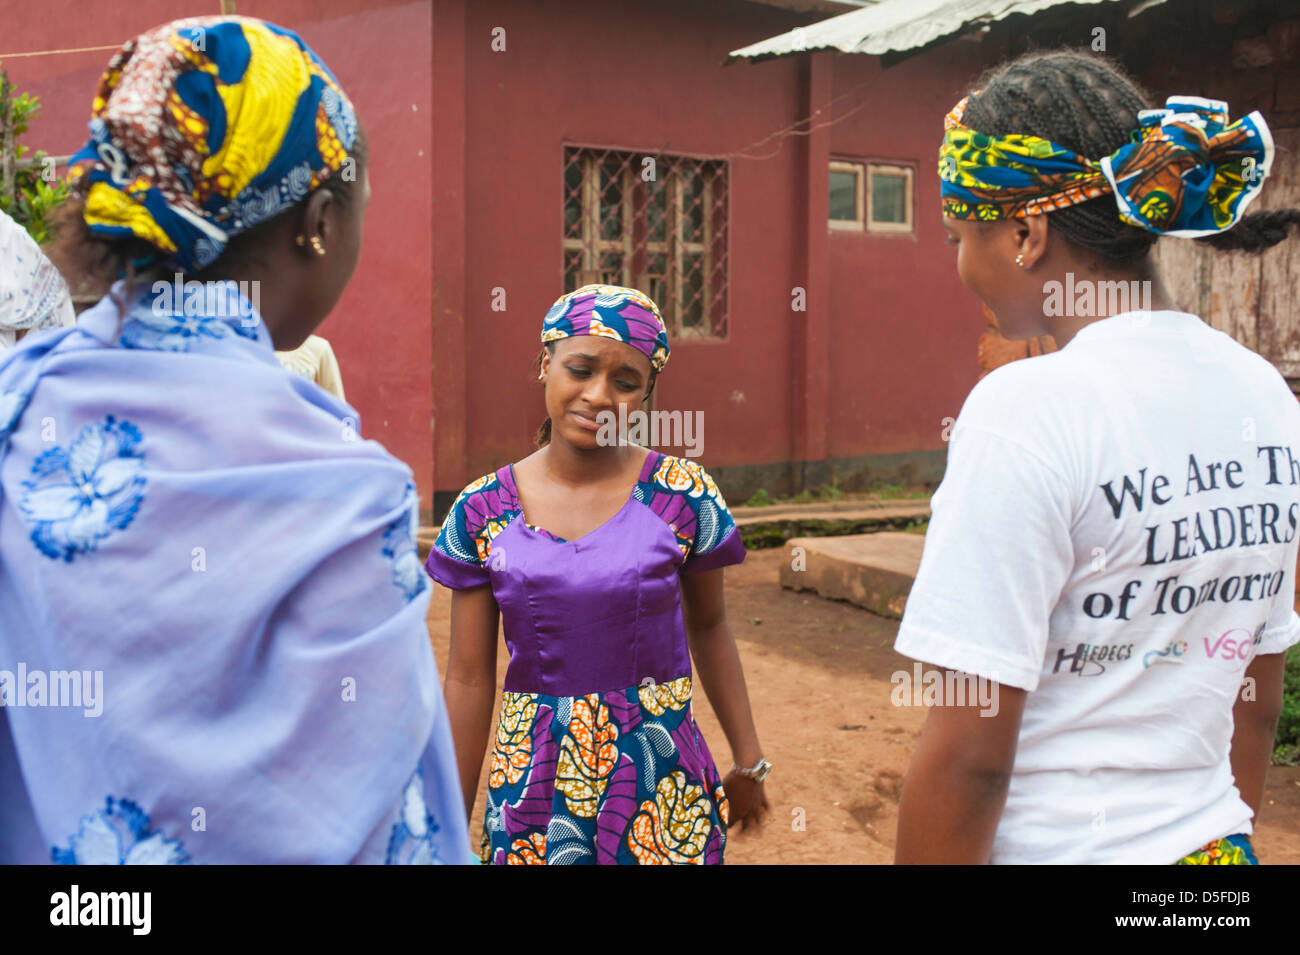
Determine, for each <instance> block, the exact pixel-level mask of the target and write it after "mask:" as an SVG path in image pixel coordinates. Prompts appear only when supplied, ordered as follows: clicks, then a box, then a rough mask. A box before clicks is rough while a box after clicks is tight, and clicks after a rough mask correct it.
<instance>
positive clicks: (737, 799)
mask: <svg viewBox="0 0 1300 955" xmlns="http://www.w3.org/2000/svg"><path fill="white" fill-rule="evenodd" d="M722 788H723V789H724V790H726V793H727V810H728V811H727V815H728V817H729V819H730V821H729V822H728V823H727V829H728V831H730V832H745V831H746V830H748V829H750V828H751V827H757V826H761V825H762V824H763V818H764V817H765V816H766V815H767V811H768V805H767V793H766V792H765V791H764V789H763V784H762V783H759V782H755V781H754V780H752V779H750V778H749V777H748V776H742V775H740V773H739V772H737V771H736V770H734V769H733V770H732V771H731V772H729V773H727V778H726V779H724V780H723V781H722Z"/></svg>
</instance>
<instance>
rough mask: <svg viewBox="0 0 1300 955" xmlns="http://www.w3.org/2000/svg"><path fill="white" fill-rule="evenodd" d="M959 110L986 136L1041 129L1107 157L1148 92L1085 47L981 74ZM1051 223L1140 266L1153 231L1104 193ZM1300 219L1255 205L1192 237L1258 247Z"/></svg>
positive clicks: (1087, 245) (1125, 135)
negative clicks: (1222, 226) (1127, 217)
mask: <svg viewBox="0 0 1300 955" xmlns="http://www.w3.org/2000/svg"><path fill="white" fill-rule="evenodd" d="M975 88H976V89H978V90H980V93H979V94H978V95H972V96H971V97H970V101H969V102H968V103H967V105H966V111H965V113H964V114H963V115H962V122H963V123H964V124H965V125H967V126H969V127H970V128H971V129H973V130H975V131H977V132H981V133H985V134H987V135H989V136H1008V135H1013V134H1017V133H1019V134H1023V135H1033V136H1039V137H1041V138H1043V139H1049V140H1051V141H1052V142H1056V143H1060V144H1061V145H1062V146H1065V147H1066V148H1068V149H1072V150H1074V151H1075V152H1076V153H1079V154H1080V155H1082V156H1085V157H1087V158H1088V159H1100V158H1101V157H1102V156H1108V155H1110V154H1111V153H1113V152H1114V151H1115V150H1117V149H1119V148H1120V147H1121V146H1123V145H1124V144H1125V143H1127V142H1128V141H1129V137H1130V136H1131V134H1132V132H1133V130H1135V129H1137V128H1138V118H1137V114H1138V112H1139V111H1140V110H1144V109H1148V108H1150V97H1149V96H1148V95H1147V93H1146V92H1145V91H1144V90H1143V89H1142V88H1141V87H1140V86H1139V85H1138V84H1137V83H1136V82H1135V81H1134V80H1133V79H1132V78H1131V77H1129V76H1128V75H1127V74H1126V73H1124V71H1123V70H1121V69H1120V68H1119V67H1118V66H1116V65H1115V64H1113V63H1112V62H1110V61H1109V60H1106V59H1104V58H1102V57H1100V56H1095V55H1093V54H1091V53H1083V52H1073V51H1058V52H1052V53H1031V54H1028V55H1026V56H1023V57H1020V58H1019V59H1016V60H1013V61H1011V62H1010V63H1007V64H1004V65H1002V66H998V67H995V68H994V69H992V70H990V71H989V72H988V73H986V74H985V75H984V76H983V77H981V79H980V80H979V82H978V83H976V84H975ZM1049 221H1050V222H1051V224H1052V227H1053V228H1055V229H1057V230H1058V231H1059V232H1060V233H1061V235H1062V236H1063V237H1064V238H1065V239H1066V240H1067V241H1069V242H1071V243H1073V244H1074V245H1077V246H1080V247H1082V248H1084V249H1087V250H1089V251H1091V252H1095V253H1096V254H1098V255H1100V256H1102V257H1103V258H1105V259H1107V260H1108V261H1110V262H1113V263H1116V264H1121V265H1139V264H1141V263H1142V261H1143V260H1144V259H1145V258H1146V256H1147V253H1149V252H1150V251H1151V247H1152V246H1153V245H1154V244H1155V242H1156V239H1158V238H1159V236H1158V235H1157V234H1156V233H1154V232H1148V231H1147V230H1146V229H1142V228H1139V227H1138V226H1134V225H1129V224H1128V223H1126V222H1124V221H1123V220H1122V219H1120V217H1119V210H1118V208H1117V207H1116V205H1115V197H1114V196H1113V195H1110V194H1109V193H1108V194H1106V195H1104V196H1098V197H1097V198H1096V199H1089V200H1087V201H1086V202H1081V203H1079V204H1078V205H1074V206H1069V207H1067V208H1065V209H1058V210H1056V211H1054V212H1052V213H1051V218H1050V219H1049ZM1296 224H1300V209H1280V210H1275V211H1271V212H1253V213H1249V214H1247V215H1245V216H1243V217H1242V218H1241V220H1240V221H1238V222H1237V224H1236V225H1235V226H1233V227H1232V228H1231V229H1229V230H1228V231H1226V232H1220V233H1217V234H1215V235H1211V236H1204V237H1202V238H1199V239H1197V240H1196V241H1198V242H1201V243H1203V244H1205V245H1209V246H1211V247H1213V248H1216V249H1228V250H1231V249H1237V250H1241V251H1245V252H1260V251H1262V250H1264V249H1267V248H1269V247H1270V246H1273V245H1276V244H1277V243H1279V242H1281V241H1282V240H1283V239H1285V238H1287V236H1288V235H1289V234H1290V228H1291V226H1293V225H1296Z"/></svg>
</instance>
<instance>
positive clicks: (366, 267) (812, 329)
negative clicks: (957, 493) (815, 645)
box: [3, 0, 983, 509]
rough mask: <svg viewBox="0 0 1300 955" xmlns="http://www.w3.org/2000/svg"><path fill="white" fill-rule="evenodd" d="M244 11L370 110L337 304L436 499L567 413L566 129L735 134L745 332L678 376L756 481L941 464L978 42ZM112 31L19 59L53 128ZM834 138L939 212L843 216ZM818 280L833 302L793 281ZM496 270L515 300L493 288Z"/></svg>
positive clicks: (369, 414) (721, 457)
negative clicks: (774, 46) (762, 43)
mask: <svg viewBox="0 0 1300 955" xmlns="http://www.w3.org/2000/svg"><path fill="white" fill-rule="evenodd" d="M218 9H219V3H217V2H216V0H212V2H210V3H204V4H201V5H195V4H181V3H175V2H166V0H140V2H139V3H136V4H133V5H129V6H122V7H115V8H114V9H112V10H108V9H105V8H102V7H96V6H91V5H83V4H73V3H71V2H68V0H52V2H51V3H49V4H47V5H46V6H45V8H44V11H45V14H46V15H43V16H42V17H39V18H34V17H17V18H10V20H9V22H10V27H9V29H7V31H6V34H7V35H6V40H5V41H4V43H3V46H4V50H5V51H8V52H11V53H12V52H22V51H32V50H43V49H49V48H51V47H54V46H58V47H60V48H65V49H66V48H75V47H84V46H97V45H103V44H116V43H120V42H121V41H124V40H126V39H128V38H130V37H131V36H133V35H135V34H136V33H138V32H140V31H142V30H144V29H147V28H149V27H151V26H154V25H157V24H159V23H162V22H165V21H167V20H169V19H174V18H176V17H180V16H187V15H196V14H200V13H209V12H217V10H218ZM238 11H239V12H240V13H241V14H247V15H253V16H261V17H265V18H267V19H270V20H273V21H275V22H277V23H281V24H283V25H285V26H288V27H291V28H293V29H295V30H297V31H299V32H300V33H301V34H302V35H303V37H304V38H305V39H306V40H307V42H309V43H310V44H311V45H312V46H313V47H314V48H315V49H316V50H317V51H318V52H319V53H320V54H321V56H322V57H323V58H324V59H325V60H326V62H327V63H329V65H330V67H331V68H332V69H333V70H334V72H335V74H336V75H337V76H338V77H339V79H340V81H341V82H342V84H343V86H344V88H345V89H347V90H348V92H349V94H350V96H351V97H352V99H353V101H354V102H355V104H356V106H357V110H358V113H359V115H360V117H361V120H362V122H363V124H364V125H365V127H366V131H367V134H368V138H369V142H370V152H371V169H370V176H371V186H372V190H373V196H372V200H371V205H370V208H369V210H368V212H367V218H366V239H365V243H364V247H363V251H362V258H361V262H360V265H359V267H358V269H357V272H356V274H355V277H354V278H353V280H352V283H351V284H350V285H349V287H348V289H347V291H346V293H345V294H344V297H343V299H342V301H341V302H340V303H339V306H338V307H337V308H336V310H335V312H334V313H333V314H332V315H331V317H330V318H329V319H328V320H327V321H326V322H325V324H324V325H323V326H322V327H321V329H320V331H321V334H323V335H325V336H326V337H327V338H329V339H330V340H331V342H332V343H333V345H334V348H335V351H336V353H337V355H338V357H339V360H340V363H341V365H342V370H343V375H344V381H345V385H346V388H347V394H348V399H349V401H350V402H351V403H352V404H353V405H354V406H355V407H356V408H357V409H358V411H359V412H360V414H361V417H362V424H363V434H364V435H365V436H367V437H371V438H375V439H377V440H379V441H381V442H383V443H384V444H385V445H386V446H387V447H388V448H389V449H390V450H392V451H393V452H394V453H395V454H397V455H398V456H399V457H401V458H403V459H404V460H405V461H407V463H408V464H410V466H411V467H412V468H413V470H414V471H415V474H416V478H417V482H418V485H419V489H420V492H421V496H422V499H423V500H424V502H425V504H426V508H427V506H428V505H430V504H433V502H434V492H435V491H436V492H438V495H437V496H438V498H439V499H440V501H439V503H440V504H441V505H444V506H445V503H446V500H447V498H448V497H449V496H450V495H451V494H453V493H454V492H455V491H456V490H458V489H459V488H460V487H461V486H463V485H464V484H465V483H466V482H467V481H469V480H470V479H472V478H474V477H476V476H478V475H479V474H482V473H485V472H486V471H489V470H492V469H494V468H496V467H498V466H500V465H501V464H502V463H505V462H506V461H509V460H514V459H516V458H518V457H520V456H521V455H523V454H526V453H527V452H528V451H529V449H530V448H531V447H532V435H533V433H534V431H535V429H536V427H537V425H538V423H539V422H540V420H541V419H542V417H543V416H544V413H545V412H544V408H543V405H542V397H541V392H540V388H539V386H538V383H537V381H536V371H535V364H534V360H535V357H536V355H537V351H538V349H539V342H538V333H539V330H540V324H541V319H542V316H543V314H544V313H545V311H546V308H547V307H548V306H549V305H550V303H551V302H552V301H553V300H554V299H555V297H556V296H557V295H559V294H560V293H561V292H562V291H563V274H562V252H561V228H562V212H563V189H562V175H563V147H564V144H565V143H581V144H588V145H603V146H609V147H614V148H622V149H629V150H645V151H646V153H647V154H654V153H656V152H659V151H665V152H676V153H691V154H697V155H703V156H712V157H726V158H728V161H729V187H728V196H729V216H730V221H729V233H730V253H729V261H730V271H729V302H730V305H729V323H728V324H729V331H728V337H727V339H726V340H725V341H684V340H683V341H678V342H675V343H674V349H673V357H672V361H671V362H670V363H669V366H668V370H667V371H666V373H665V375H664V376H663V379H662V381H661V382H660V383H659V385H658V388H657V390H658V398H657V403H658V407H659V408H662V409H677V410H684V411H694V410H701V411H703V412H704V413H705V414H704V418H705V431H704V455H703V458H702V460H703V462H704V463H705V465H706V466H708V467H709V468H710V470H711V471H713V472H714V473H715V474H716V475H717V476H718V477H719V480H720V482H721V483H722V485H723V488H724V490H725V491H727V493H728V494H730V495H732V497H733V499H734V498H735V496H736V495H737V494H739V495H741V497H742V499H743V497H746V496H748V494H749V493H751V492H752V490H753V489H755V488H756V487H759V486H765V487H767V488H768V489H769V490H771V491H773V492H778V491H781V490H788V489H791V488H792V487H799V486H803V485H815V484H817V483H821V482H823V481H825V480H828V479H838V480H842V479H844V478H845V476H846V475H849V476H850V478H851V476H852V475H853V474H854V473H858V474H859V476H860V475H861V473H863V472H862V466H863V464H862V463H863V462H864V461H866V462H871V461H876V460H878V461H883V462H885V466H884V470H882V471H881V472H880V473H881V474H882V475H883V476H886V477H891V478H893V477H896V476H897V473H898V468H897V465H898V463H899V460H902V459H907V460H910V461H912V462H913V464H916V462H918V461H919V462H920V466H919V470H917V468H913V470H912V472H910V473H911V474H912V476H914V477H922V478H928V479H936V478H937V476H938V475H939V474H940V473H942V460H943V448H944V443H943V438H942V429H943V425H942V419H943V418H944V417H946V416H950V415H956V413H957V410H958V409H959V407H960V404H961V400H962V399H963V397H964V396H965V394H966V393H967V392H968V391H969V389H970V387H971V386H972V385H973V384H974V382H975V380H976V378H977V376H978V365H977V362H976V357H975V356H976V348H975V343H976V341H977V339H978V336H979V333H980V331H981V329H982V327H983V324H982V322H981V320H980V312H979V308H978V304H977V303H976V302H975V301H974V300H973V299H972V298H971V296H970V294H969V293H968V292H967V291H966V290H965V289H964V288H963V287H962V286H961V284H960V282H959V281H958V279H957V276H956V272H955V268H954V266H953V261H952V259H953V257H952V254H951V250H950V249H949V248H948V247H947V246H945V245H944V244H943V236H942V232H941V230H940V228H939V214H938V186H937V177H936V176H935V175H934V174H933V165H934V156H935V153H936V150H937V144H938V140H939V137H940V128H941V126H940V123H941V117H942V116H943V114H944V112H945V111H946V110H947V109H948V108H949V107H950V106H951V105H952V102H953V100H954V99H955V98H956V96H957V95H958V94H959V93H960V92H961V90H962V88H963V86H964V84H965V83H966V81H967V80H968V79H969V78H970V77H972V76H974V75H975V74H977V73H978V72H979V71H980V68H981V65H980V63H979V62H977V55H978V47H975V46H974V45H971V46H972V48H971V49H970V50H969V51H967V50H966V49H965V46H964V45H963V44H949V45H946V46H944V47H940V48H939V49H937V50H932V51H929V52H927V53H923V54H921V55H919V56H916V57H914V58H912V59H910V60H908V61H905V62H903V63H901V64H898V65H897V66H894V67H891V68H890V69H889V70H885V71H882V70H881V68H880V66H879V62H878V61H877V60H876V59H875V58H870V57H856V56H844V55H833V54H829V53H822V54H816V55H810V56H799V57H787V58H781V59H777V60H770V61H766V62H761V63H757V64H749V63H738V64H734V65H730V66H724V65H723V63H724V60H725V58H726V54H727V52H728V51H730V50H732V49H735V48H737V47H739V46H741V45H743V44H745V43H749V42H752V41H754V40H757V39H761V38H764V37H767V36H771V35H773V34H776V33H780V32H782V31H784V30H787V29H790V28H791V27H793V26H796V25H798V24H800V23H808V22H811V21H813V20H816V19H818V18H819V15H817V14H812V15H809V14H796V13H792V12H789V11H784V10H781V9H778V8H773V7H767V6H764V5H760V4H754V3H747V2H743V0H716V2H710V3H708V4H703V3H698V2H693V0H662V2H657V3H650V2H648V0H647V2H624V3H620V4H610V3H607V2H604V0H566V2H564V3H559V2H552V3H545V4H543V3H535V2H528V0H475V2H473V3H468V2H467V0H431V2H415V3H373V2H363V0H323V2H310V3H309V2H307V0H240V2H239V3H238ZM52 23H58V24H59V29H58V31H57V32H56V31H54V30H52V29H51V28H50V24H52ZM495 28H502V29H504V31H505V33H504V39H505V47H506V48H505V50H503V51H498V50H494V49H493V37H494V34H493V31H494V29H495ZM110 55H111V54H110V52H109V51H101V52H93V53H78V54H60V55H56V56H47V57H33V58H20V59H14V58H10V59H8V60H7V61H6V62H5V66H6V67H7V68H8V69H9V71H10V76H11V78H12V79H13V80H14V82H15V83H17V84H18V86H19V88H21V89H25V90H30V91H32V92H34V93H37V94H38V95H40V96H41V97H42V99H43V102H44V111H43V114H42V116H41V118H40V119H39V120H38V122H37V123H36V124H35V126H34V128H33V130H32V132H31V134H29V141H30V142H31V144H33V145H37V146H39V147H41V148H43V149H46V150H47V151H49V152H51V153H56V154H62V153H70V152H73V151H75V150H76V149H77V148H79V147H80V145H81V144H82V142H83V141H84V138H85V135H86V132H85V122H86V119H87V117H88V110H89V103H90V98H91V95H92V93H93V90H94V87H95V84H96V82H97V80H98V77H99V75H100V72H101V71H102V68H103V66H104V64H105V63H106V62H107V60H108V58H109V56H110ZM864 84H865V85H864ZM819 110H822V112H820V113H819V112H818V111H819ZM850 111H852V113H851V115H847V116H845V114H847V113H849V112H850ZM813 113H817V117H816V118H815V120H814V122H813V124H812V127H813V128H812V129H811V130H810V129H809V128H808V126H807V125H803V126H800V121H801V120H803V119H804V118H806V117H807V116H809V115H810V114H813ZM828 119H830V120H834V122H833V123H832V124H831V125H826V121H827V120H828ZM781 130H786V131H787V132H786V134H783V135H778V136H776V137H774V138H773V137H772V134H773V133H777V132H778V131H781ZM755 144H760V145H757V146H756V145H755ZM832 155H836V156H847V157H857V158H866V159H887V160H891V161H901V162H906V163H911V164H915V166H916V168H917V176H916V198H915V214H916V233H915V235H914V236H910V237H901V238H900V237H881V236H878V235H871V234H866V235H848V234H843V233H835V234H832V233H831V232H830V230H829V229H828V228H827V223H826V182H827V178H826V177H827V163H828V162H829V159H830V157H831V156H832ZM795 287H800V288H804V289H805V290H806V291H807V301H808V310H807V311H806V312H795V311H793V310H792V309H791V300H792V289H794V288H795ZM497 288H501V289H504V290H505V294H506V309H505V310H504V311H494V310H493V309H492V295H493V290H494V289H497ZM891 456H894V457H891ZM895 458H897V459H898V460H895ZM803 460H807V461H812V462H814V463H813V464H812V465H809V466H807V467H802V466H800V464H799V462H800V461H803ZM891 469H892V470H891ZM867 470H868V471H870V468H869V467H868V469H867ZM438 509H441V508H440V507H439V508H438Z"/></svg>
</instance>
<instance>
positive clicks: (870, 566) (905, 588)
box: [781, 531, 925, 620]
mask: <svg viewBox="0 0 1300 955" xmlns="http://www.w3.org/2000/svg"><path fill="white" fill-rule="evenodd" d="M924 547H925V536H924V535H922V534H905V533H898V532H891V531H881V532H879V533H876V534H853V535H849V536H846V537H795V538H791V539H790V540H789V541H787V542H786V545H785V551H786V559H785V561H783V562H782V564H781V586H782V587H788V588H790V589H792V590H812V591H815V592H816V593H818V594H819V595H820V596H822V597H829V598H831V599H833V600H847V601H849V602H850V603H853V604H857V605H858V606H859V607H863V608H865V609H867V610H870V611H871V612H872V613H877V614H880V615H881V616H883V617H892V618H894V619H895V620H901V619H902V618H903V609H904V608H905V607H906V606H907V594H908V592H909V591H910V590H911V589H912V582H913V581H914V580H915V579H916V572H917V569H918V568H919V567H920V566H921V551H922V549H923V548H924Z"/></svg>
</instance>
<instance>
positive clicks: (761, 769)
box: [731, 759, 772, 783]
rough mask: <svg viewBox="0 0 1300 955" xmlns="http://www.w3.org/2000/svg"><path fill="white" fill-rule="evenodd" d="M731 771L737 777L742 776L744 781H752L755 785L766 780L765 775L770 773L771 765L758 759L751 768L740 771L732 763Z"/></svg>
mask: <svg viewBox="0 0 1300 955" xmlns="http://www.w3.org/2000/svg"><path fill="white" fill-rule="evenodd" d="M731 771H732V772H734V773H735V774H736V775H738V776H744V777H745V778H746V779H752V780H753V781H754V782H756V783H761V782H762V781H763V780H764V779H766V778H767V774H768V773H770V772H771V771H772V764H771V763H769V762H768V761H767V760H765V759H760V760H759V761H758V762H757V763H755V764H754V765H753V767H752V768H750V769H741V768H740V767H739V766H737V765H736V764H735V763H732V764H731Z"/></svg>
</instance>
